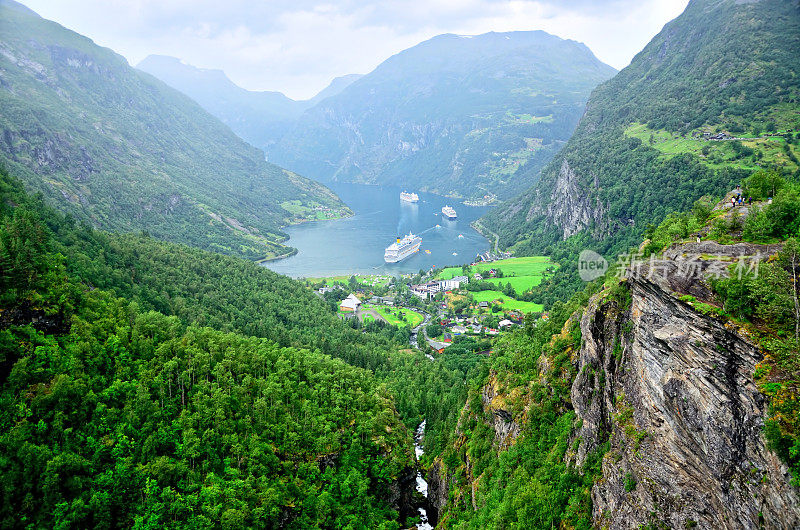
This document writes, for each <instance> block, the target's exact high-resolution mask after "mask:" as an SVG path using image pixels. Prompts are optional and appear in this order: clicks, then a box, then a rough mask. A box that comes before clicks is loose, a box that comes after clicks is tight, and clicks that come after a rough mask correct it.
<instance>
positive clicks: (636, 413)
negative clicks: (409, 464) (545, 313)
mask: <svg viewBox="0 0 800 530" xmlns="http://www.w3.org/2000/svg"><path fill="white" fill-rule="evenodd" d="M780 249H781V245H757V244H750V243H737V244H731V245H723V244H720V243H717V242H715V241H703V242H701V243H681V244H677V245H674V246H672V247H671V248H669V249H668V250H667V251H666V252H664V253H663V255H661V256H660V257H658V258H657V259H655V258H654V259H652V260H649V261H648V260H645V261H642V262H634V264H633V265H631V266H630V267H628V268H627V269H626V272H625V276H626V278H624V279H623V280H621V281H617V280H614V279H611V278H609V279H607V280H606V285H605V286H602V287H600V288H599V290H598V289H597V288H596V289H595V290H596V291H597V292H596V293H595V294H594V295H593V296H592V297H591V298H590V299H589V300H588V302H586V303H584V304H582V307H581V309H580V310H579V311H576V312H575V313H574V314H573V316H572V317H571V318H570V319H568V320H567V321H566V323H565V325H564V327H563V330H562V332H561V334H560V336H556V337H553V338H552V339H551V340H550V342H549V343H546V344H544V345H542V344H539V345H538V346H537V344H536V340H535V338H534V339H533V340H532V341H530V342H528V343H524V344H521V345H517V347H518V348H520V349H525V348H530V349H535V348H537V347H538V348H539V349H540V351H541V353H540V354H539V355H535V354H533V355H530V356H529V357H528V358H527V361H526V360H525V358H524V357H520V356H519V355H517V356H516V357H514V355H515V354H513V353H510V352H509V351H508V350H510V349H512V348H513V346H512V345H509V344H506V345H503V346H501V347H500V348H499V350H500V351H499V352H498V354H499V359H500V363H499V364H498V363H496V364H495V370H496V371H495V372H494V373H493V375H492V376H490V377H489V379H488V381H487V382H486V384H485V385H484V386H483V387H482V388H481V389H480V390H479V391H476V393H475V394H474V395H473V397H472V398H471V399H470V401H469V403H468V406H467V407H466V408H465V409H464V411H463V413H462V418H461V421H460V422H459V431H458V432H457V435H456V436H455V437H454V446H455V450H454V452H453V454H451V455H445V456H444V458H443V459H442V461H440V462H437V464H436V465H435V466H433V467H432V469H431V475H432V476H430V477H429V481H430V484H431V497H432V499H433V501H432V502H435V503H436V508H437V509H438V512H439V515H440V517H441V521H442V523H443V525H444V526H448V525H449V523H451V522H453V523H454V524H453V525H454V526H455V525H456V523H458V524H461V523H464V522H466V524H467V526H470V527H478V526H480V525H482V524H487V521H494V522H495V523H496V522H497V521H502V522H503V524H532V521H535V523H536V524H537V525H538V524H543V523H546V522H547V521H548V520H547V519H544V518H543V516H542V513H541V512H540V513H535V512H536V508H535V507H532V508H528V509H529V511H530V513H528V514H524V513H523V512H521V511H520V510H521V508H517V512H512V511H511V508H512V507H513V506H514V503H513V501H512V500H511V497H521V496H522V497H524V495H525V494H524V491H525V490H524V488H525V486H524V484H526V483H531V482H533V483H534V484H536V487H535V488H534V491H535V492H536V494H538V495H540V496H541V497H542V498H545V499H551V501H550V503H551V504H550V507H551V510H552V511H553V512H554V513H555V514H556V516H557V517H555V520H554V521H553V519H550V521H551V522H552V523H554V524H555V523H561V522H563V521H567V522H568V523H569V524H571V525H573V526H576V527H580V526H581V524H585V525H588V524H591V525H592V526H597V527H601V528H611V529H615V528H638V527H641V526H647V525H655V527H659V528H691V527H699V528H731V529H733V528H763V527H766V528H797V527H798V525H800V495H798V490H797V488H796V487H795V486H794V485H792V483H791V479H792V476H791V474H790V472H789V469H788V467H787V466H786V464H785V463H784V462H783V461H782V460H781V459H780V458H779V457H778V455H777V454H776V453H775V452H773V451H772V450H771V449H770V444H769V442H768V441H767V439H766V437H765V428H764V427H765V422H767V421H768V418H769V416H770V399H769V397H768V396H766V395H764V394H763V393H762V391H761V389H760V383H759V382H758V381H757V378H756V375H755V374H756V373H757V370H758V369H759V366H760V363H762V361H764V357H765V356H764V352H763V350H762V348H761V347H760V346H759V343H758V340H756V338H755V337H754V336H753V335H752V334H751V333H750V331H749V330H747V329H745V328H744V327H742V325H740V324H739V323H737V322H736V321H734V320H732V319H730V318H729V317H728V316H726V315H725V314H724V311H723V310H721V309H720V308H719V307H717V305H713V304H719V300H718V299H717V298H718V297H717V295H716V294H715V293H714V289H713V288H712V284H713V281H714V278H715V277H720V278H724V277H726V276H729V275H730V274H732V272H731V268H730V267H731V265H736V264H741V265H742V267H745V268H747V269H748V270H751V271H752V270H753V269H754V268H757V267H758V264H759V263H760V261H774V255H775V253H776V252H778V251H779V250H780ZM769 256H773V257H772V258H768V257H769ZM734 270H735V269H734ZM764 273H765V274H766V271H764ZM529 333H530V331H529ZM559 344H560V345H559ZM795 355H796V353H795ZM509 356H510V357H511V359H510V360H509V361H508V362H502V359H503V358H506V357H509ZM565 359H566V363H564V361H565ZM525 363H527V364H528V368H527V370H526V369H524V366H523V365H524V364H525ZM502 365H505V369H502V368H499V366H502ZM515 372H516V374H517V375H518V376H519V377H515V375H514V373H515ZM565 388H566V390H565ZM476 407H477V408H476ZM542 410H545V411H548V414H542V412H541V411H542ZM548 422H550V423H551V425H548ZM558 425H561V426H560V427H558ZM487 433H488V434H487ZM565 433H566V434H565ZM481 440H482V441H483V442H481ZM486 440H489V441H490V442H491V447H484V448H483V449H484V451H486V452H488V454H490V455H491V457H490V458H491V459H493V460H494V462H493V463H490V464H488V465H487V464H486V463H485V460H486V458H487V457H486V453H482V452H481V451H480V450H476V448H477V447H479V446H480V445H481V443H484V446H485V441H486ZM448 459H449V461H448ZM557 459H558V460H560V463H559V464H558V465H560V464H564V468H563V473H564V476H566V477H568V478H567V479H565V480H566V482H567V483H568V484H569V483H572V481H573V480H574V481H575V482H574V483H575V484H577V485H578V487H576V486H572V487H571V489H570V490H569V491H570V492H569V493H565V494H564V495H562V496H558V495H557V494H558V493H559V492H560V491H564V490H566V487H565V486H564V485H563V483H559V482H558V481H559V480H561V479H560V478H557V476H556V474H555V473H554V472H553V471H554V470H557V469H559V468H558V467H554V466H556V463H555V462H554V461H555V460H557ZM548 461H549V463H548ZM521 473H524V475H521ZM570 476H572V477H575V476H581V477H582V478H583V481H580V480H578V479H577V478H569V477H570ZM554 482H555V484H553V483H554ZM581 484H582V485H583V488H584V489H583V493H581V488H580V487H579V486H580V485H581ZM521 492H522V493H521ZM584 495H585V497H584ZM589 498H590V500H589ZM553 501H555V502H553ZM559 503H561V504H559ZM490 513H494V514H495V515H494V516H493V517H495V518H494V519H490V518H489V517H490V516H489V515H488V514H490ZM581 516H583V519H581ZM523 517H524V518H523ZM581 521H583V522H581Z"/></svg>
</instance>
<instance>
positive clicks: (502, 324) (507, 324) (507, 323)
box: [497, 319, 514, 328]
mask: <svg viewBox="0 0 800 530" xmlns="http://www.w3.org/2000/svg"><path fill="white" fill-rule="evenodd" d="M513 325H514V323H513V322H511V321H510V320H508V319H505V320H501V321H500V323H499V324H498V325H497V327H499V328H508V327H511V326H513Z"/></svg>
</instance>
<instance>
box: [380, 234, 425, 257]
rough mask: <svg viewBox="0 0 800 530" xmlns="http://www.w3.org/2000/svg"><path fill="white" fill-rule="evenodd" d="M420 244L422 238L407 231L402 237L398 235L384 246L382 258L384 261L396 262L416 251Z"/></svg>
mask: <svg viewBox="0 0 800 530" xmlns="http://www.w3.org/2000/svg"><path fill="white" fill-rule="evenodd" d="M421 244H422V238H421V237H419V236H415V235H414V234H412V233H411V232H409V233H408V235H407V236H405V237H404V238H403V239H400V238H399V237H398V238H397V241H396V242H394V243H392V244H391V245H389V246H388V247H386V252H385V253H384V254H383V259H384V261H386V263H397V262H398V261H401V260H404V259H406V258H407V257H409V256H410V255H412V254H414V253H415V252H417V251H418V250H419V246H420V245H421Z"/></svg>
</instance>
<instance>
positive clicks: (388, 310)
mask: <svg viewBox="0 0 800 530" xmlns="http://www.w3.org/2000/svg"><path fill="white" fill-rule="evenodd" d="M361 309H362V311H363V310H370V309H372V310H374V311H375V312H376V313H378V314H379V315H380V316H382V317H383V318H384V319H386V321H387V322H388V323H389V324H392V325H394V326H411V327H412V328H413V327H416V326H418V325H419V324H420V323H421V322H422V320H423V317H422V315H420V314H419V313H417V312H416V311H412V310H411V309H406V308H405V307H387V306H384V305H371V304H364V305H362V306H361ZM400 314H402V315H403V316H404V317H405V320H400V318H399V315H400Z"/></svg>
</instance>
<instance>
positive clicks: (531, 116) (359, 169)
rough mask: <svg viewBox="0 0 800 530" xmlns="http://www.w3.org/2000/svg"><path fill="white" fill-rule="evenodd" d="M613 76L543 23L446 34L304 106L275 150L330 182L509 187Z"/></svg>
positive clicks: (473, 192)
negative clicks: (537, 27)
mask: <svg viewBox="0 0 800 530" xmlns="http://www.w3.org/2000/svg"><path fill="white" fill-rule="evenodd" d="M613 74H614V69H613V68H611V67H610V66H608V65H606V64H603V63H602V62H600V61H599V60H598V59H597V58H596V57H595V56H594V55H593V54H592V52H591V51H590V50H589V49H588V48H587V47H586V46H585V45H583V44H580V43H578V42H574V41H569V40H563V39H560V38H558V37H555V36H553V35H549V34H547V33H545V32H542V31H531V32H513V33H487V34H484V35H478V36H460V35H450V34H448V35H440V36H438V37H434V38H433V39H430V40H428V41H425V42H423V43H421V44H419V45H417V46H414V47H413V48H410V49H408V50H405V51H403V52H401V53H398V54H397V55H394V56H393V57H391V58H389V59H387V60H386V61H384V62H383V63H382V64H380V65H379V66H378V67H377V68H376V69H375V70H374V71H373V72H371V73H369V74H367V75H365V76H364V77H362V78H360V79H358V80H357V81H356V82H354V83H352V84H351V85H349V86H348V87H347V88H345V89H344V90H342V92H341V93H339V94H338V95H336V96H333V97H329V98H327V99H326V100H324V101H322V102H320V103H319V104H317V105H316V106H314V107H313V108H311V109H309V110H307V111H306V112H305V113H304V114H303V115H302V116H301V117H300V119H299V120H298V121H297V124H296V125H295V127H294V129H293V130H292V131H291V132H290V133H289V134H287V135H286V136H284V137H283V139H282V140H281V141H280V142H278V144H276V145H275V146H274V147H272V148H270V149H269V150H268V154H269V157H270V160H272V161H274V162H275V163H278V164H282V165H285V166H286V167H288V168H291V169H293V170H295V171H300V172H302V173H303V174H306V175H308V176H310V177H311V178H315V179H318V180H320V181H323V182H325V181H350V182H362V183H370V184H397V185H403V186H407V187H409V188H411V189H421V190H428V191H433V192H437V193H441V194H451V195H454V196H462V197H481V196H484V195H486V194H494V195H499V196H501V197H508V196H511V195H513V194H514V193H517V192H520V191H522V190H523V189H525V188H526V187H527V186H529V185H530V184H531V183H532V182H534V181H535V179H536V177H537V175H538V172H539V170H540V169H541V168H542V167H543V166H544V165H545V164H546V163H547V161H549V160H550V158H551V157H552V156H553V155H554V154H555V153H556V152H557V151H558V150H559V149H560V148H561V146H562V145H563V143H564V142H565V141H566V140H567V139H568V138H569V136H570V135H571V134H572V131H573V129H574V127H575V124H576V123H577V122H578V120H579V118H580V116H581V114H582V113H583V109H584V105H585V102H586V99H587V98H588V96H589V93H590V92H591V90H592V89H593V88H594V87H595V86H596V85H597V84H598V83H600V82H602V81H605V80H606V79H608V78H609V77H611V76H612V75H613Z"/></svg>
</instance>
